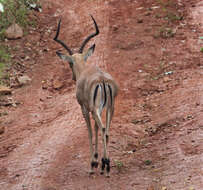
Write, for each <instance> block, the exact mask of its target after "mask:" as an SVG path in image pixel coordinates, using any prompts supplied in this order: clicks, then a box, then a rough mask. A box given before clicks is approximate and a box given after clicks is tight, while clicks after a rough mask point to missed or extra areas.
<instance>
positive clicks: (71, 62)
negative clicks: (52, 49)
mask: <svg viewBox="0 0 203 190" xmlns="http://www.w3.org/2000/svg"><path fill="white" fill-rule="evenodd" d="M56 54H57V55H58V56H59V57H60V58H61V59H62V60H64V61H68V62H69V64H70V66H72V65H73V59H72V57H71V56H68V55H65V54H62V53H61V52H59V51H57V52H56Z"/></svg>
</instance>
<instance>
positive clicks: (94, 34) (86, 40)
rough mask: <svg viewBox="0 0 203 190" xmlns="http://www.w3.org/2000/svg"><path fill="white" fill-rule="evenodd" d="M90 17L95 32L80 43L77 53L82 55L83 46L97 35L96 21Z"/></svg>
mask: <svg viewBox="0 0 203 190" xmlns="http://www.w3.org/2000/svg"><path fill="white" fill-rule="evenodd" d="M90 16H91V18H92V20H93V22H94V26H95V30H96V32H95V33H93V34H91V35H89V36H88V37H87V38H86V39H85V40H84V42H83V43H82V45H81V48H80V50H79V53H82V52H83V49H84V47H85V45H86V44H87V42H89V40H90V39H91V38H93V37H95V36H96V35H98V34H99V29H98V26H97V23H96V21H95V20H94V17H93V16H92V15H90Z"/></svg>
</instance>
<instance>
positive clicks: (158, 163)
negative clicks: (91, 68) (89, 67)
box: [0, 0, 203, 190]
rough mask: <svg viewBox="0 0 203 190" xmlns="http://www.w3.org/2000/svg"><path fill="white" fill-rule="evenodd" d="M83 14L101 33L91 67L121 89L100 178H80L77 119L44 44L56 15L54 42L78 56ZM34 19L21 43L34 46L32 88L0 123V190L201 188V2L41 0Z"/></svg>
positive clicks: (83, 151) (83, 169)
mask: <svg viewBox="0 0 203 190" xmlns="http://www.w3.org/2000/svg"><path fill="white" fill-rule="evenodd" d="M87 7H88V8H87ZM89 14H92V15H94V17H95V19H96V20H97V23H98V25H99V27H100V31H101V34H100V35H99V36H98V37H96V38H95V39H94V40H92V41H91V43H93V42H95V43H96V51H95V53H94V55H93V56H92V57H91V59H90V60H91V61H92V62H95V64H97V65H99V66H100V67H102V68H103V69H105V70H107V71H108V72H110V73H111V74H112V75H113V76H114V78H116V80H117V81H118V83H119V86H120V89H121V90H120V94H119V97H118V99H117V102H116V110H115V117H114V118H113V123H112V126H111V132H110V145H109V147H110V155H111V160H112V173H111V177H110V178H109V179H106V178H105V177H104V176H100V174H99V171H98V173H96V174H95V175H93V176H91V177H89V176H88V174H87V171H88V167H89V145H88V139H87V130H86V126H85V122H84V120H83V118H82V114H81V110H80V107H79V105H78V104H77V102H76V99H75V90H74V86H75V84H74V82H72V80H71V78H72V76H71V70H70V69H69V67H68V64H67V65H65V63H63V62H61V61H60V60H59V59H58V57H56V55H55V52H56V50H58V49H60V48H61V47H60V46H58V45H57V44H56V43H54V41H53V40H52V38H53V36H54V34H55V31H56V25H57V21H58V19H59V17H62V29H61V34H60V38H61V39H63V40H64V41H65V42H66V43H67V44H69V46H70V47H71V48H73V49H74V50H77V48H78V47H79V45H80V44H81V42H82V40H83V39H84V38H85V36H87V35H88V34H89V33H90V32H91V31H92V30H93V24H92V21H91V18H90V17H89ZM37 16H38V17H39V28H38V30H34V31H32V33H30V34H28V37H27V38H25V39H22V41H21V42H20V43H25V41H26V42H29V43H31V42H30V38H31V37H32V41H33V43H34V41H39V44H38V45H39V46H38V48H40V50H41V51H40V52H41V53H39V54H37V56H35V57H34V61H35V65H34V66H33V67H32V69H30V70H28V71H27V74H28V75H29V76H30V77H31V78H32V82H31V84H30V85H28V86H25V87H22V88H19V89H15V90H14V94H13V95H12V97H13V98H15V99H16V100H18V101H19V102H20V103H21V104H20V105H19V106H17V107H16V108H6V109H7V112H8V115H6V116H2V117H1V120H2V124H3V125H4V126H6V131H5V133H4V134H2V135H0V144H1V149H0V190H5V189H8V190H79V189H81V190H83V189H88V190H91V189H97V190H100V189H102V190H103V189H105V190H108V189H111V190H114V189H115V190H119V189H120V190H135V189H136V190H138V189H139V190H172V189H177V190H201V189H203V165H202V163H203V119H202V118H203V96H202V94H203V77H202V76H203V54H202V52H200V48H201V47H203V45H202V44H203V40H202V38H201V37H202V36H203V20H202V19H201V18H203V1H200V0H199V1H198V0H192V1H181V0H179V1H178V2H177V3H174V2H172V1H165V0H163V1H152V0H147V1H144V2H143V1H138V0H137V1H136V0H126V1H123V0H111V1H108V0H105V1H101V0H97V1H93V0H83V1H82V0H63V1H62V0H58V1H52V0H49V1H44V3H43V12H42V13H37ZM33 36H34V37H33ZM23 40H24V41H23ZM54 82H59V83H60V84H61V83H62V84H63V85H62V87H61V88H60V89H55V88H54V85H53V84H54Z"/></svg>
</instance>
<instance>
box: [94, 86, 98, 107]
mask: <svg viewBox="0 0 203 190" xmlns="http://www.w3.org/2000/svg"><path fill="white" fill-rule="evenodd" d="M98 88H99V84H98V85H97V86H96V88H95V90H94V104H95V100H96V97H97V92H98Z"/></svg>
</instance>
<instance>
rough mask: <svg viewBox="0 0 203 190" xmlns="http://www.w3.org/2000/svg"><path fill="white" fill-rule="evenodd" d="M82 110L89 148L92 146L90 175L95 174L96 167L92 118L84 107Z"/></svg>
mask: <svg viewBox="0 0 203 190" xmlns="http://www.w3.org/2000/svg"><path fill="white" fill-rule="evenodd" d="M81 109H82V113H83V116H84V118H85V121H86V124H87V129H88V137H89V144H90V145H89V146H90V154H91V169H90V172H89V173H90V174H93V173H94V171H93V168H94V166H95V163H94V156H93V144H92V128H91V122H90V116H89V112H88V110H87V109H86V108H85V107H84V106H82V107H81Z"/></svg>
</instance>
